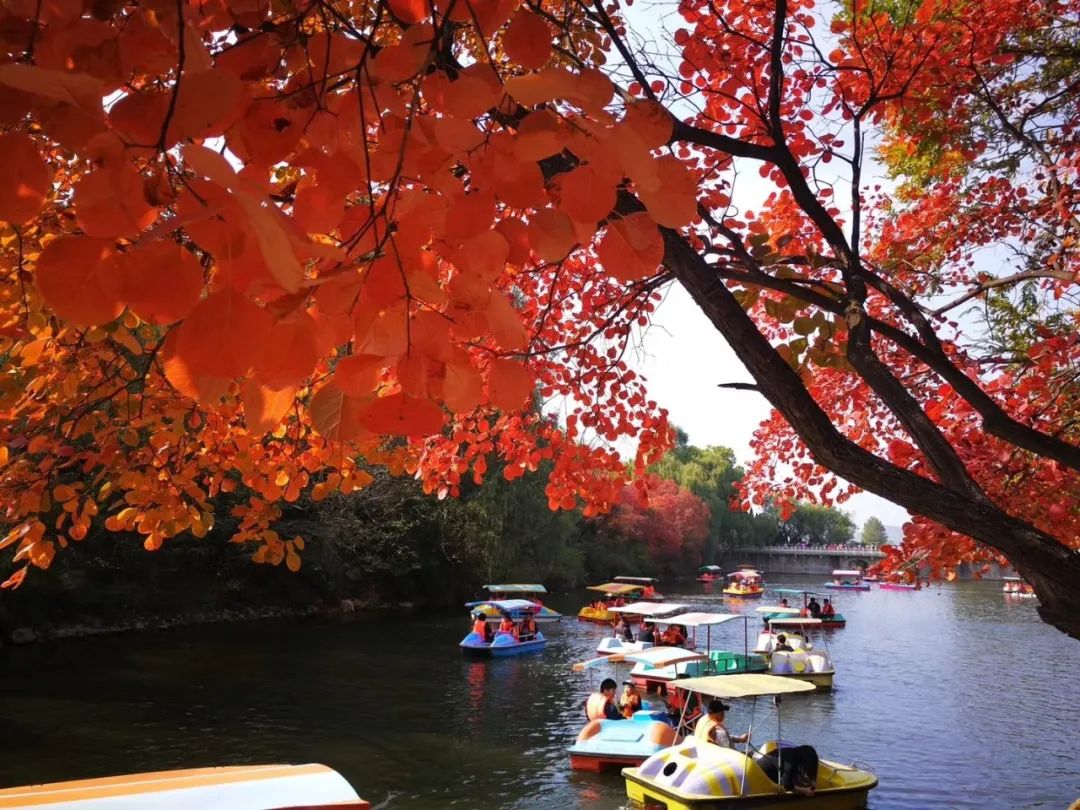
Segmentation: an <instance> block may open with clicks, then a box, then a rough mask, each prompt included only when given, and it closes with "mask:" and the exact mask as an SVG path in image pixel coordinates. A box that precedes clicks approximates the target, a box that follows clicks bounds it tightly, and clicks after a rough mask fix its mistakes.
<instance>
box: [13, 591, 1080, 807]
mask: <svg viewBox="0 0 1080 810" xmlns="http://www.w3.org/2000/svg"><path fill="white" fill-rule="evenodd" d="M797 584H799V583H797V582H790V583H785V585H797ZM668 590H669V591H671V597H672V598H673V599H675V598H677V599H678V601H680V602H689V603H691V604H694V605H696V606H700V607H702V608H704V609H712V610H720V611H724V612H744V613H746V614H747V615H751V616H752V618H751V619H750V639H749V640H750V645H751V646H752V645H753V641H754V639H755V637H756V632H757V630H758V627H759V621H758V618H757V615H756V614H755V613H754V608H755V607H757V603H756V602H747V603H745V604H739V603H735V602H730V601H725V599H724V597H723V594H722V593H720V592H719V590H712V589H711V588H709V587H708V586H705V587H703V586H701V585H699V584H698V583H694V582H690V583H687V584H685V585H684V586H683V588H681V589H680V588H679V587H669V588H668ZM680 590H681V591H682V592H681V593H680ZM549 601H550V602H551V603H552V606H553V607H556V608H557V609H560V610H563V611H564V612H567V613H569V614H570V615H571V616H573V614H574V613H576V610H577V608H578V607H579V606H580V597H579V596H578V595H571V596H566V597H562V598H557V597H556V598H552V599H551V600H549ZM834 601H835V603H836V608H837V610H838V611H839V612H842V613H844V614H845V615H846V616H847V617H848V618H849V622H850V623H849V625H848V627H847V628H845V629H843V630H837V631H826V632H827V633H828V635H827V636H825V637H824V639H823V642H824V640H826V639H827V644H828V648H829V651H830V653H831V654H832V656H833V658H834V660H835V661H836V664H837V676H836V687H835V689H834V690H833V692H832V693H825V694H816V693H815V694H812V695H794V696H790V697H788V698H786V699H785V701H784V705H783V734H784V737H785V738H788V739H792V740H799V741H804V742H809V743H811V744H813V745H815V746H817V747H818V749H819V751H820V752H821V753H822V754H823V755H825V756H828V757H833V758H837V759H847V760H853V759H857V760H859V761H860V762H863V763H867V764H868V765H870V766H871V767H872V768H873V769H874V770H875V771H876V772H877V773H878V775H879V777H880V779H881V786H880V787H879V788H878V790H876V791H874V792H873V793H872V794H871V807H874V808H924V807H986V806H992V807H1040V806H1045V807H1062V806H1064V805H1067V804H1068V802H1069V801H1071V800H1073V799H1075V798H1077V797H1078V796H1080V775H1078V768H1077V765H1076V759H1075V754H1076V744H1075V733H1076V728H1077V724H1076V721H1075V719H1074V716H1075V715H1074V711H1075V709H1076V706H1077V703H1078V698H1080V687H1078V686H1077V683H1076V678H1075V673H1076V671H1077V670H1078V668H1080V644H1078V643H1077V642H1074V641H1071V640H1069V639H1067V638H1066V637H1065V636H1063V635H1061V634H1060V633H1058V632H1057V631H1054V630H1052V629H1050V628H1048V627H1046V626H1045V625H1043V624H1042V623H1041V622H1040V621H1039V620H1038V617H1037V616H1036V614H1035V609H1034V605H1033V604H1031V602H1030V600H1025V601H1024V602H1020V601H1019V600H1006V599H1005V598H1004V597H1003V596H1002V594H1001V591H1000V586H999V585H998V584H997V583H963V584H959V585H957V586H955V587H949V588H931V589H928V590H923V591H919V592H914V593H909V592H888V591H880V592H879V591H870V592H868V593H861V592H852V593H843V592H841V593H838V594H836V596H835V600H834ZM467 630H468V619H467V617H466V615H465V612H464V610H462V611H461V612H460V613H452V614H446V615H417V616H397V615H394V616H375V617H355V618H353V619H351V620H347V621H337V622H328V621H315V620H308V621H300V622H279V623H259V624H251V625H234V626H223V627H205V628H192V629H187V630H178V631H174V632H170V633H164V634H156V635H147V636H135V635H129V636H117V637H114V638H97V639H93V640H89V641H77V642H69V643H66V644H61V645H54V646H48V647H46V646H42V647H30V648H5V649H3V650H0V666H2V667H3V669H2V672H3V674H2V675H0V710H2V717H3V720H4V722H3V723H2V724H0V729H2V731H0V733H2V734H3V735H4V736H3V739H4V742H5V745H4V757H3V758H0V782H2V783H4V784H22V783H26V782H32V781H51V780H59V779H70V778H79V777H87V776H99V775H104V774H111V773H117V772H124V771H128V772H130V771H139V770H152V769H158V768H169V767H196V766H201V765H209V764H235V763H242V762H269V761H294V762H295V761H321V762H326V763H327V764H329V765H332V766H333V767H335V768H337V769H339V770H340V771H341V772H342V773H344V774H345V775H346V776H347V777H348V778H349V779H350V781H352V782H353V783H354V784H355V785H356V786H357V788H358V790H359V791H360V793H361V795H363V796H365V798H368V799H369V800H371V801H372V802H373V803H374V804H375V805H376V807H385V808H408V809H409V810H428V809H429V808H430V809H433V808H442V807H455V808H521V809H522V810H524V809H525V808H529V810H532V809H533V808H542V809H543V808H552V809H554V808H558V810H567V808H576V807H589V808H596V809H597V810H614V808H623V807H625V806H626V800H625V793H624V788H623V783H622V780H621V779H620V778H619V777H618V775H617V774H603V775H599V776H598V775H595V774H583V773H575V772H572V771H570V770H569V762H568V757H567V755H566V748H567V746H569V745H570V744H571V742H572V741H573V738H574V737H575V735H576V734H577V732H578V731H579V730H580V728H581V726H582V724H583V722H584V712H583V701H584V697H585V695H586V694H587V693H588V691H589V690H590V689H592V688H595V687H596V685H597V684H598V683H599V680H600V678H602V677H604V676H605V675H606V674H609V673H607V672H606V671H604V670H599V671H590V672H587V673H573V672H571V671H570V664H571V663H573V662H574V661H580V660H584V659H586V658H591V657H593V656H594V654H595V649H596V645H597V644H598V643H599V641H600V639H601V638H602V637H603V635H604V634H605V630H604V628H602V627H599V626H597V625H591V624H583V623H578V622H576V621H574V620H573V619H572V618H571V619H568V620H566V621H564V622H562V623H561V624H560V625H557V626H550V628H549V627H545V634H546V635H547V636H548V638H549V641H548V647H547V650H546V651H544V652H543V653H540V654H535V655H527V656H522V657H519V658H510V659H503V660H496V661H476V660H470V659H466V658H462V657H461V655H460V654H459V650H458V648H457V642H458V641H459V640H460V639H461V637H462V636H464V635H465V633H466V632H467ZM711 638H712V646H713V648H714V649H721V648H725V647H726V648H727V649H732V650H737V651H741V650H742V648H743V643H744V641H743V627H742V623H741V622H730V623H729V624H727V625H720V626H719V627H716V628H713V630H712V633H711ZM611 674H615V673H611ZM625 674H626V669H625V668H624V669H622V671H621V672H619V673H618V674H617V675H616V677H617V678H618V679H619V680H621V679H622V677H625ZM750 712H751V707H750V703H749V702H748V701H736V702H735V708H734V710H733V712H732V716H731V718H730V720H729V723H730V724H731V725H732V727H733V729H735V730H737V731H742V730H744V729H745V727H746V724H747V723H748V722H749V721H750ZM754 724H755V729H756V731H755V738H758V735H759V734H760V735H761V738H766V737H772V736H773V735H774V734H775V717H774V716H773V714H772V709H771V707H770V706H769V705H768V703H767V702H766V701H761V702H759V705H758V707H757V710H756V714H755V717H754Z"/></svg>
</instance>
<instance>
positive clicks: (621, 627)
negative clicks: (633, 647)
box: [615, 616, 634, 644]
mask: <svg viewBox="0 0 1080 810" xmlns="http://www.w3.org/2000/svg"><path fill="white" fill-rule="evenodd" d="M615 638H617V639H619V641H626V642H628V643H630V644H633V643H634V631H633V630H631V629H630V625H629V624H627V622H626V617H625V616H619V619H618V621H616V622H615Z"/></svg>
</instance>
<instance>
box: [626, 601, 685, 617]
mask: <svg viewBox="0 0 1080 810" xmlns="http://www.w3.org/2000/svg"><path fill="white" fill-rule="evenodd" d="M686 607H689V605H676V604H672V603H671V602H633V603H631V604H629V605H622V606H620V607H613V608H608V610H609V611H611V612H612V613H627V614H629V615H631V616H662V615H663V614H665V613H674V612H675V611H677V610H682V609H683V608H686Z"/></svg>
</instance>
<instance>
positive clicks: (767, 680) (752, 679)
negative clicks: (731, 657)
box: [672, 673, 814, 698]
mask: <svg viewBox="0 0 1080 810" xmlns="http://www.w3.org/2000/svg"><path fill="white" fill-rule="evenodd" d="M672 685H673V686H674V687H675V688H676V689H683V690H685V691H687V692H696V693H697V694H699V695H706V696H708V697H715V698H743V697H761V696H763V695H788V694H791V693H793V692H813V691H814V685H813V684H812V683H808V682H807V681H797V680H794V679H792V678H781V677H779V676H777V675H755V674H751V673H747V674H743V675H709V676H707V677H704V678H684V679H682V680H677V681H672Z"/></svg>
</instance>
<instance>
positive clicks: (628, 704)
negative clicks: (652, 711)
mask: <svg viewBox="0 0 1080 810" xmlns="http://www.w3.org/2000/svg"><path fill="white" fill-rule="evenodd" d="M619 709H620V710H621V711H622V714H623V717H625V718H626V719H627V720H629V719H630V718H631V717H633V716H634V712H640V711H641V695H639V694H638V693H637V692H635V691H634V683H633V681H623V693H622V696H621V697H620V698H619Z"/></svg>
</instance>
